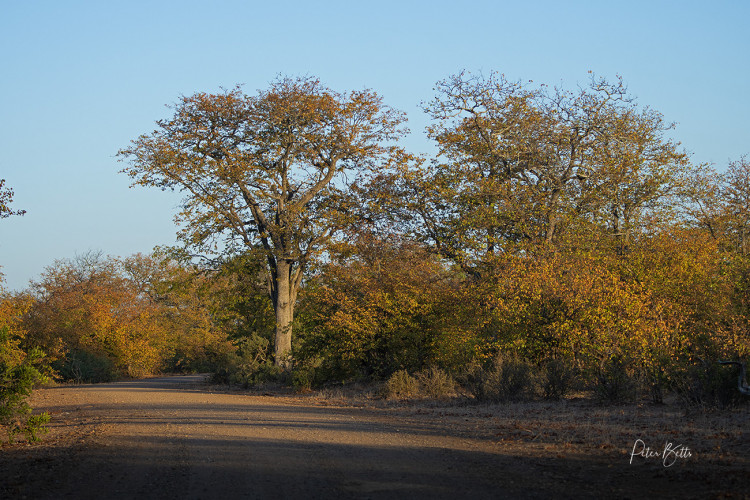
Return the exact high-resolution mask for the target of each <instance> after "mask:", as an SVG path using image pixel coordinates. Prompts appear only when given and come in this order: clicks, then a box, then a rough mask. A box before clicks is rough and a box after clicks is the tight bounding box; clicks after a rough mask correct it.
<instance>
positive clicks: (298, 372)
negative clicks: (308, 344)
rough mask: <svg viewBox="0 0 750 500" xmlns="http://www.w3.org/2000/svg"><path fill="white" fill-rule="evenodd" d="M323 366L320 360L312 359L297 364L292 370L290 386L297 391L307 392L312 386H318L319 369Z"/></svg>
mask: <svg viewBox="0 0 750 500" xmlns="http://www.w3.org/2000/svg"><path fill="white" fill-rule="evenodd" d="M322 364H323V360H322V358H319V357H313V358H308V359H306V360H304V362H302V363H297V364H295V366H294V369H293V370H292V385H293V386H294V388H295V389H297V390H298V391H303V392H306V391H309V390H310V389H312V388H313V386H315V385H318V384H319V383H320V382H321V380H320V376H319V374H320V371H319V368H320V367H321V365H322Z"/></svg>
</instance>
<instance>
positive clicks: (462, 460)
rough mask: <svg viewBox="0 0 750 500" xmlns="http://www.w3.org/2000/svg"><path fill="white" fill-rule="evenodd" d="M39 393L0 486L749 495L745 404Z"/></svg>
mask: <svg viewBox="0 0 750 500" xmlns="http://www.w3.org/2000/svg"><path fill="white" fill-rule="evenodd" d="M32 406H33V407H34V408H35V411H48V412H50V414H51V415H52V422H51V424H50V432H49V434H47V435H46V436H45V438H44V441H43V442H42V443H40V444H26V443H23V442H21V443H17V444H15V445H3V446H2V448H0V498H9V499H15V498H20V499H23V498H27V499H63V498H74V499H86V498H123V499H124V498H133V499H135V498H138V499H171V498H174V499H178V498H179V499H211V498H222V499H231V498H410V499H414V498H451V499H460V498H472V499H478V498H552V497H554V498H605V497H606V498H750V457H749V454H750V432H748V425H750V411H748V410H747V409H745V410H737V411H732V412H721V413H703V412H692V413H686V412H685V410H684V409H683V408H681V407H679V406H677V405H661V406H654V405H647V404H643V405H629V406H617V407H602V406H598V405H596V404H594V403H592V402H591V401H588V400H585V399H571V400H566V401H561V402H556V403H541V402H539V403H518V404H504V405H476V404H466V403H461V402H455V401H454V402H450V401H449V402H443V403H434V402H432V403H431V402H420V403H413V402H412V403H398V402H396V403H394V402H387V401H383V400H377V399H373V398H368V397H365V396H360V397H356V396H351V395H347V394H345V393H344V392H342V391H331V390H329V391H324V392H319V393H312V394H307V395H293V394H286V395H284V394H250V393H246V392H241V391H232V390H228V389H226V388H221V387H215V386H209V385H206V384H205V383H203V382H202V380H201V377H199V376H179V377H178V376H175V377H161V378H154V379H146V380H139V381H129V382H119V383H113V384H101V385H85V386H57V387H51V388H46V389H41V390H38V391H36V393H35V394H34V396H33V400H32ZM668 443H671V445H667V444H668ZM665 446H666V447H667V448H668V449H667V451H666V452H665ZM647 448H648V449H647Z"/></svg>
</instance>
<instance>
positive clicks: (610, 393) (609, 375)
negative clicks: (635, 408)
mask: <svg viewBox="0 0 750 500" xmlns="http://www.w3.org/2000/svg"><path fill="white" fill-rule="evenodd" d="M594 394H595V395H596V398H597V399H599V400H600V401H603V402H608V403H624V402H627V401H633V400H634V399H635V398H636V396H637V394H638V382H637V379H636V376H635V373H634V371H633V366H632V363H630V362H629V360H627V359H625V358H623V357H622V356H612V357H610V358H607V359H605V360H602V361H601V363H600V364H599V368H598V370H597V371H596V373H595V377H594Z"/></svg>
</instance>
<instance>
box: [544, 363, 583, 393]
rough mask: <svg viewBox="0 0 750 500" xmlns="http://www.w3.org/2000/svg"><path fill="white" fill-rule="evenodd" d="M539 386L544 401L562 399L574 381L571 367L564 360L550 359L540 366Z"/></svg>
mask: <svg viewBox="0 0 750 500" xmlns="http://www.w3.org/2000/svg"><path fill="white" fill-rule="evenodd" d="M539 378H540V380H539V385H540V387H541V390H542V395H543V396H544V398H545V399H562V398H564V397H565V395H566V394H568V392H570V390H571V388H572V387H573V384H574V383H575V380H576V373H575V370H574V369H573V367H572V366H571V365H570V363H568V362H567V361H565V360H562V359H551V360H549V361H547V362H546V363H545V364H543V365H542V370H541V373H540V377H539Z"/></svg>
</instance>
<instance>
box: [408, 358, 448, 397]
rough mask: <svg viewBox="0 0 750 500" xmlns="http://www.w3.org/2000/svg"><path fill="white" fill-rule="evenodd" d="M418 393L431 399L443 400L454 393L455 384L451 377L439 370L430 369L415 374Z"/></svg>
mask: <svg viewBox="0 0 750 500" xmlns="http://www.w3.org/2000/svg"><path fill="white" fill-rule="evenodd" d="M416 378H417V381H418V382H419V392H420V394H422V395H423V396H425V397H428V398H431V399H443V398H447V397H450V396H452V395H453V394H455V392H456V382H455V381H454V380H453V377H451V376H450V375H448V374H447V373H445V372H444V371H443V370H441V369H440V368H436V367H434V366H433V367H430V368H429V369H425V370H422V371H421V372H419V373H417V376H416Z"/></svg>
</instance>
